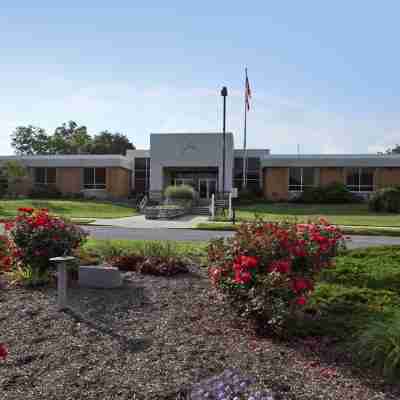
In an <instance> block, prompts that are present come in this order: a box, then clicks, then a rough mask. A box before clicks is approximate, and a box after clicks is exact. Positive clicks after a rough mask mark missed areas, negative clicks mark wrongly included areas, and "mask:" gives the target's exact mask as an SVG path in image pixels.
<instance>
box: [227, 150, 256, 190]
mask: <svg viewBox="0 0 400 400" xmlns="http://www.w3.org/2000/svg"><path fill="white" fill-rule="evenodd" d="M260 170H261V166H260V159H259V158H258V157H248V158H247V168H246V172H247V174H246V175H247V189H249V190H251V191H255V192H257V191H258V190H260V188H261V187H260ZM233 173H234V178H233V185H234V187H237V188H238V189H239V190H240V189H241V188H242V183H243V158H242V157H235V159H234V171H233Z"/></svg>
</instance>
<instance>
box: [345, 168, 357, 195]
mask: <svg viewBox="0 0 400 400" xmlns="http://www.w3.org/2000/svg"><path fill="white" fill-rule="evenodd" d="M359 184H360V175H359V168H349V169H348V170H347V177H346V186H347V187H348V188H349V190H352V191H358V190H359Z"/></svg>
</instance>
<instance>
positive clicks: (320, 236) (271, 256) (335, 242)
mask: <svg viewBox="0 0 400 400" xmlns="http://www.w3.org/2000/svg"><path fill="white" fill-rule="evenodd" d="M344 247H345V243H344V239H343V236H342V233H341V232H340V231H339V230H338V229H337V228H336V227H335V226H332V225H329V223H328V222H327V221H325V220H320V222H319V223H318V224H293V223H288V222H281V223H264V222H263V221H257V222H254V223H247V224H242V225H241V226H240V228H239V229H238V231H237V232H236V234H235V236H234V237H232V238H229V239H225V240H224V239H216V240H213V241H211V242H210V245H209V248H208V263H209V269H208V272H209V277H210V279H211V282H212V284H213V285H214V286H215V287H216V288H217V289H219V290H220V291H221V293H223V294H224V295H225V296H226V298H227V299H228V300H229V301H230V302H231V304H232V305H233V306H234V307H235V308H236V309H237V310H238V311H239V312H240V314H241V315H242V316H247V317H251V318H253V319H255V320H256V321H257V322H259V323H262V324H263V325H265V324H267V325H266V326H268V327H269V328H271V329H272V330H274V331H276V332H277V331H279V330H282V328H283V327H284V325H285V322H287V320H288V319H289V317H292V316H294V315H295V314H296V312H297V311H299V310H301V308H302V307H303V306H304V305H305V304H307V301H308V298H309V296H310V294H311V293H312V291H313V289H314V283H315V281H316V279H317V278H318V274H319V273H320V271H321V270H322V269H323V268H329V267H332V266H333V258H334V257H335V256H336V254H337V253H338V250H340V248H344Z"/></svg>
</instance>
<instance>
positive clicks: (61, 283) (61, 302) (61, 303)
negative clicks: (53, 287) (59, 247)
mask: <svg viewBox="0 0 400 400" xmlns="http://www.w3.org/2000/svg"><path fill="white" fill-rule="evenodd" d="M74 259H75V257H54V258H50V261H52V262H55V263H56V265H57V306H58V310H59V311H62V310H65V309H66V308H67V285H68V279H67V262H68V261H71V260H74Z"/></svg>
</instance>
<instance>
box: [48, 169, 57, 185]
mask: <svg viewBox="0 0 400 400" xmlns="http://www.w3.org/2000/svg"><path fill="white" fill-rule="evenodd" d="M56 176H57V169H56V168H47V182H46V183H48V184H51V183H56Z"/></svg>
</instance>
